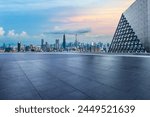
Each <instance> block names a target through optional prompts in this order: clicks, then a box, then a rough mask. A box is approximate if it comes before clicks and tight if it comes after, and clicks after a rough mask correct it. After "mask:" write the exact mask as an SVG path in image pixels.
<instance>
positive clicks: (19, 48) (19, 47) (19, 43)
mask: <svg viewBox="0 0 150 117" xmlns="http://www.w3.org/2000/svg"><path fill="white" fill-rule="evenodd" d="M20 51H21V42H18V52H20Z"/></svg>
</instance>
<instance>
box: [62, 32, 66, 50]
mask: <svg viewBox="0 0 150 117" xmlns="http://www.w3.org/2000/svg"><path fill="white" fill-rule="evenodd" d="M63 49H66V36H65V34H64V35H63Z"/></svg>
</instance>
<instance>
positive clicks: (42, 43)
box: [41, 39, 44, 50]
mask: <svg viewBox="0 0 150 117" xmlns="http://www.w3.org/2000/svg"><path fill="white" fill-rule="evenodd" d="M43 48H44V39H41V49H42V50H43Z"/></svg>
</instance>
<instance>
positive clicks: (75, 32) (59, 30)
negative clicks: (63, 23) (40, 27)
mask: <svg viewBox="0 0 150 117" xmlns="http://www.w3.org/2000/svg"><path fill="white" fill-rule="evenodd" d="M90 32H91V29H90V28H83V29H77V30H65V29H64V30H63V29H58V28H57V29H56V30H54V31H50V32H45V33H44V34H55V35H57V34H70V35H73V34H86V33H90Z"/></svg>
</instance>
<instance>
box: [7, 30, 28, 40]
mask: <svg viewBox="0 0 150 117" xmlns="http://www.w3.org/2000/svg"><path fill="white" fill-rule="evenodd" d="M7 36H8V37H10V38H22V37H27V36H28V34H27V32H25V31H22V32H21V33H20V34H19V33H16V32H15V30H10V31H8V34H7Z"/></svg>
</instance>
